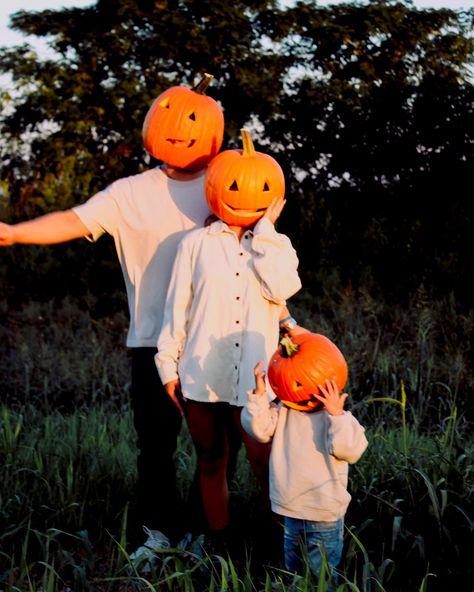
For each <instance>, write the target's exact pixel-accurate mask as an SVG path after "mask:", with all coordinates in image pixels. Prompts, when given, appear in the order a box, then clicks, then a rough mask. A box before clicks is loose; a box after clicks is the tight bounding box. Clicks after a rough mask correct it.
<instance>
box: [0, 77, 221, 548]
mask: <svg viewBox="0 0 474 592" xmlns="http://www.w3.org/2000/svg"><path fill="white" fill-rule="evenodd" d="M211 79H212V76H210V75H209V74H206V75H205V77H204V79H203V81H202V82H201V83H200V84H199V85H198V86H197V87H196V88H195V89H194V90H190V89H187V88H184V87H181V86H175V87H172V88H170V89H168V90H166V91H165V92H163V93H162V94H161V95H160V96H159V97H158V98H157V99H156V100H155V102H154V103H153V105H152V106H151V108H150V110H149V112H148V114H147V116H146V119H145V122H144V125H143V141H144V145H145V148H146V149H147V151H148V152H149V153H150V154H151V155H152V156H153V157H155V158H156V159H158V160H161V161H163V165H162V166H160V167H157V168H153V169H150V170H148V171H146V172H144V173H141V174H138V175H135V176H131V177H127V178H123V179H119V180H117V181H115V182H114V183H112V184H111V185H109V186H108V187H107V188H106V189H105V190H103V191H101V192H99V193H97V194H96V195H94V196H93V197H91V198H90V199H89V200H88V201H87V202H86V203H84V204H82V205H80V206H77V207H74V208H72V209H70V210H67V211H57V212H53V213H50V214H47V215H45V216H41V217H39V218H36V219H34V220H30V221H26V222H21V223H19V224H15V225H8V224H3V223H0V246H9V245H13V244H15V243H23V244H53V243H61V242H65V241H70V240H73V239H78V238H81V237H86V238H88V239H89V240H92V241H96V240H97V239H98V238H99V237H100V236H101V235H102V234H104V233H108V234H110V235H112V236H113V238H114V241H115V245H116V250H117V254H118V258H119V260H120V264H121V267H122V271H123V276H124V279H125V284H126V289H127V296H128V304H129V311H130V325H129V330H128V336H127V346H128V347H129V348H130V349H131V352H132V385H131V397H132V407H133V412H134V424H135V428H136V432H137V445H138V448H139V456H138V463H137V464H138V499H137V508H138V511H139V513H140V515H139V518H140V521H141V523H142V524H145V525H147V526H149V527H150V528H151V529H154V530H151V531H147V532H148V534H149V539H148V541H147V548H148V547H154V548H157V547H163V546H167V545H169V540H168V536H172V535H176V536H178V534H179V533H177V532H176V530H177V525H178V523H179V516H180V515H181V514H182V512H180V511H179V510H178V504H177V500H178V499H179V496H178V493H177V491H176V475H175V467H174V462H173V454H174V452H175V450H176V443H177V435H178V432H179V430H180V426H181V416H180V414H179V412H178V411H177V409H176V407H175V406H174V405H173V404H172V403H171V401H170V399H169V397H168V396H167V395H166V393H165V391H164V390H163V386H162V384H161V382H160V380H159V377H158V374H157V371H156V367H155V362H154V356H155V353H156V343H157V338H158V333H159V329H160V326H161V323H162V318H163V308H164V303H165V295H166V290H167V286H168V283H169V280H170V277H171V269H172V265H173V261H174V258H175V254H176V249H177V246H178V243H179V241H180V239H181V238H182V237H183V236H184V234H186V232H188V231H189V230H190V229H193V228H195V227H199V226H202V225H203V224H204V221H205V220H206V218H207V217H208V215H209V209H208V206H207V204H206V199H205V195H204V175H205V170H206V167H207V164H208V163H209V162H210V160H211V159H212V158H213V157H214V156H215V155H216V154H217V152H218V151H219V149H220V147H221V144H222V140H223V131H224V117H223V113H222V109H221V108H220V106H219V105H218V103H217V102H216V101H214V100H213V99H212V98H210V97H208V96H206V95H205V94H204V91H205V89H206V87H207V86H208V84H209V82H210V80H211ZM142 550H143V549H142ZM145 550H146V548H145ZM136 557H138V556H136Z"/></svg>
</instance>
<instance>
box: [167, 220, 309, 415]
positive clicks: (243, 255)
mask: <svg viewBox="0 0 474 592" xmlns="http://www.w3.org/2000/svg"><path fill="white" fill-rule="evenodd" d="M297 268H298V258H297V255H296V251H295V250H294V248H293V247H292V245H291V242H290V240H289V238H288V237H287V236H285V235H283V234H279V233H277V232H276V230H275V228H274V226H273V224H272V223H271V222H270V221H269V220H268V219H266V218H262V219H261V220H260V221H259V222H258V223H257V224H256V226H255V228H254V230H253V231H251V230H247V231H246V232H245V233H244V235H243V236H242V238H241V240H240V242H239V239H238V238H237V235H236V234H235V233H234V232H232V231H231V230H230V229H229V227H228V226H227V225H226V224H225V223H224V222H222V221H221V220H218V221H216V222H213V223H212V224H211V225H210V226H208V227H206V228H202V229H199V230H194V231H191V232H189V233H188V234H187V235H186V236H185V237H184V239H182V241H181V243H180V245H179V247H178V253H177V256H176V260H175V264H174V268H173V273H172V277H171V282H170V285H169V289H168V294H167V299H166V304H165V312H164V320H163V325H162V329H161V333H160V336H159V338H158V353H157V355H156V364H157V368H158V372H159V374H160V378H161V380H162V382H163V384H166V383H167V382H170V381H171V380H175V379H177V378H178V377H179V378H180V381H181V389H182V392H183V395H184V397H186V398H188V399H193V400H195V401H205V402H217V401H225V402H228V403H231V404H232V405H238V406H243V405H245V403H246V401H247V391H248V390H249V389H251V388H253V386H254V374H253V369H254V366H255V364H256V363H257V362H258V361H260V360H268V359H269V358H270V357H271V355H272V354H273V353H274V351H275V349H276V348H277V346H278V337H279V329H278V319H279V316H280V312H281V308H282V306H283V305H284V304H285V301H286V299H287V298H289V297H290V296H292V295H293V294H294V293H295V292H297V291H298V290H299V289H300V288H301V281H300V279H299V276H298V272H297ZM269 392H271V391H269Z"/></svg>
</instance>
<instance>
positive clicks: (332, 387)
mask: <svg viewBox="0 0 474 592" xmlns="http://www.w3.org/2000/svg"><path fill="white" fill-rule="evenodd" d="M319 390H320V391H321V393H322V395H318V394H316V393H315V394H314V395H313V397H315V398H316V399H318V400H319V401H321V403H322V404H323V405H324V407H325V409H326V411H327V412H328V413H329V415H342V414H343V413H344V403H345V401H346V399H347V397H348V396H349V395H348V394H347V393H342V394H339V389H338V388H337V384H336V381H335V380H326V388H324V387H323V386H321V385H320V386H319ZM323 395H324V396H323Z"/></svg>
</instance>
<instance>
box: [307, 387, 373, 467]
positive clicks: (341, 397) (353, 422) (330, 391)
mask: <svg viewBox="0 0 474 592" xmlns="http://www.w3.org/2000/svg"><path fill="white" fill-rule="evenodd" d="M319 389H320V391H321V394H320V395H319V394H315V395H313V396H314V397H315V398H316V399H318V400H319V401H321V402H322V404H323V405H324V408H325V409H326V411H327V412H328V416H329V421H330V429H329V433H328V440H329V441H328V448H329V451H330V453H331V454H332V455H333V456H335V457H336V458H338V459H339V460H345V461H347V462H348V463H350V464H354V463H355V462H357V461H358V460H359V458H360V457H361V456H362V454H363V453H364V451H365V449H366V448H367V445H368V442H367V438H366V437H365V430H364V428H363V427H362V426H361V425H360V423H359V422H358V421H357V419H356V418H355V417H354V416H353V415H352V413H351V412H350V411H344V403H345V401H346V399H347V397H348V394H347V393H340V392H339V389H338V388H337V385H336V382H335V381H334V380H332V381H329V380H326V386H325V387H323V386H320V387H319Z"/></svg>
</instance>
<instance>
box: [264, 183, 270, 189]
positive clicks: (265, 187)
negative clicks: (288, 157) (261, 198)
mask: <svg viewBox="0 0 474 592" xmlns="http://www.w3.org/2000/svg"><path fill="white" fill-rule="evenodd" d="M263 190H264V191H270V187H269V186H268V183H267V182H266V181H265V185H264V186H263Z"/></svg>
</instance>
